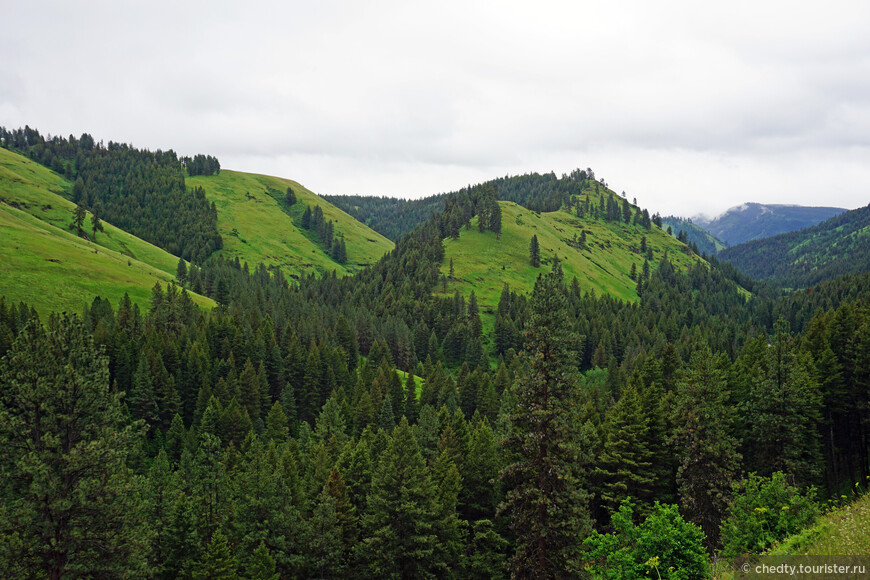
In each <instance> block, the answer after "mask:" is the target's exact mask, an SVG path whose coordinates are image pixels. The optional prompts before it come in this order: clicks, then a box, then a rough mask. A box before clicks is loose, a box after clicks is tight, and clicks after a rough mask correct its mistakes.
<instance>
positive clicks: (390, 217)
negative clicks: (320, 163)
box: [321, 194, 447, 241]
mask: <svg viewBox="0 0 870 580" xmlns="http://www.w3.org/2000/svg"><path fill="white" fill-rule="evenodd" d="M321 197H323V199H325V200H326V201H328V202H329V203H331V204H333V205H334V206H335V207H337V208H339V209H341V210H343V211H345V212H347V213H348V214H350V215H351V216H353V217H354V218H355V219H357V220H359V221H361V222H362V223H364V224H365V225H367V226H369V227H370V228H372V229H373V230H375V231H376V232H378V233H379V234H381V235H383V236H384V237H386V238H389V239H391V240H393V241H397V240H399V239H400V238H401V237H402V236H404V235H405V234H407V233H410V232H411V231H412V230H413V229H414V228H416V227H418V226H419V225H420V224H422V223H424V222H425V221H426V220H428V219H429V218H430V217H432V215H433V214H436V213H440V212H441V211H442V210H443V209H444V199H445V198H446V197H447V196H446V194H440V195H432V196H429V197H424V198H423V199H398V198H394V197H375V196H364V195H324V196H321Z"/></svg>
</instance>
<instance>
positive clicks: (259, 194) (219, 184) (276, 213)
mask: <svg viewBox="0 0 870 580" xmlns="http://www.w3.org/2000/svg"><path fill="white" fill-rule="evenodd" d="M187 183H188V184H189V185H191V186H193V187H200V188H202V189H203V190H204V191H205V195H206V198H207V199H208V200H209V201H211V202H214V204H215V206H216V207H217V216H218V220H217V223H218V231H219V232H220V233H221V236H222V237H223V240H224V244H223V248H222V249H221V250H219V254H221V255H223V256H224V257H225V258H230V259H233V258H238V259H239V260H240V261H242V262H247V263H248V264H250V265H252V266H253V265H255V264H259V263H263V264H266V265H267V266H278V267H280V268H281V269H282V271H283V272H284V274H286V275H289V276H292V277H294V278H298V277H299V276H302V275H305V274H309V273H317V274H324V273H327V272H332V271H335V272H336V274H338V275H347V274H353V273H355V272H358V271H359V270H360V269H362V268H363V267H365V266H366V265H368V264H372V263H374V262H376V261H377V260H378V259H380V258H381V256H383V255H384V254H385V253H387V252H389V251H390V250H391V249H392V248H393V243H392V242H391V241H390V240H388V239H387V238H385V237H384V236H382V235H381V234H379V233H377V232H375V231H373V230H372V229H371V228H369V227H368V226H366V225H364V224H362V223H360V222H359V221H357V220H355V219H354V218H352V217H351V216H349V215H348V214H346V213H345V212H343V211H342V210H340V209H338V208H337V207H335V206H334V205H332V204H330V203H329V202H327V201H325V200H324V199H323V198H322V197H320V196H318V195H316V194H315V193H313V192H311V191H310V190H308V189H306V188H305V187H303V186H302V185H300V184H299V183H297V182H295V181H292V180H290V179H283V178H280V177H272V176H267V175H257V174H253V173H243V172H240V171H228V170H222V171H221V172H220V173H219V174H217V175H212V176H196V177H190V178H188V179H187ZM288 188H290V190H291V191H292V192H293V195H294V196H295V198H296V201H295V203H293V204H292V205H290V204H288V203H287V202H286V200H285V198H286V194H287V190H288ZM309 206H310V207H311V208H312V209H314V207H318V206H319V207H320V208H321V210H322V212H323V216H324V218H325V219H326V220H331V221H333V222H334V233H335V236H336V238H338V237H339V236H340V235H342V236H344V239H345V242H346V246H347V261H346V262H344V263H340V262H337V261H336V260H334V259H333V258H332V257H331V256H330V254H329V252H328V251H327V250H326V249H325V248H324V245H323V243H322V242H321V241H320V240H319V239H318V238H317V235H316V233H315V232H314V231H313V230H311V229H305V228H303V227H302V225H301V221H302V216H303V214H304V212H305V209H306V208H307V207H309Z"/></svg>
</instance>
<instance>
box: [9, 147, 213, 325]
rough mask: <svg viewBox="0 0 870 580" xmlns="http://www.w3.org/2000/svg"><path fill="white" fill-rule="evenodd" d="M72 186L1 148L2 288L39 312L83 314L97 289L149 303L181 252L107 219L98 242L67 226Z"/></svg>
mask: <svg viewBox="0 0 870 580" xmlns="http://www.w3.org/2000/svg"><path fill="white" fill-rule="evenodd" d="M69 189H70V183H69V182H68V181H67V180H65V179H64V178H63V177H61V176H59V175H57V174H56V173H54V172H53V171H51V170H49V169H47V168H46V167H43V166H42V165H39V164H38V163H35V162H33V161H31V160H29V159H27V158H26V157H22V156H21V155H18V154H16V153H12V152H10V151H7V150H5V149H0V264H2V265H3V267H2V273H0V294H2V295H4V296H6V298H7V299H9V300H14V301H19V300H24V301H25V302H28V303H30V304H32V305H33V306H34V307H36V309H37V310H38V311H39V312H40V313H48V312H54V311H63V310H66V311H71V312H78V311H80V310H81V309H82V306H83V305H84V304H85V303H86V302H88V303H89V302H90V301H91V300H92V299H93V298H94V296H98V295H99V296H103V297H105V298H108V299H109V300H111V301H112V302H113V303H117V301H118V300H120V299H121V297H123V295H124V292H128V293H129V294H130V298H131V299H132V300H133V301H134V302H137V303H139V304H140V305H142V306H144V305H146V304H147V302H148V299H149V297H150V295H151V288H152V287H153V286H154V283H155V282H157V281H160V282H163V283H167V282H170V281H172V280H173V279H174V275H175V268H176V266H177V264H178V258H176V257H175V256H173V255H172V254H169V253H168V252H165V251H163V250H161V249H160V248H157V247H156V246H153V245H151V244H149V243H147V242H145V241H143V240H141V239H139V238H137V237H135V236H133V235H131V234H128V233H127V232H124V231H122V230H119V229H118V228H116V227H114V226H112V225H111V224H108V223H104V227H105V230H106V231H105V232H101V233H98V234H97V239H96V243H93V242H89V241H88V240H85V239H82V238H78V237H76V236H75V235H73V234H72V233H71V231H70V230H69V227H68V226H69V223H70V222H71V220H72V210H73V208H74V207H75V206H74V205H73V203H72V202H71V201H69V200H68V199H66V198H64V197H62V196H63V195H65V194H66V192H67V191H69ZM89 224H90V222H89V221H88V222H87V224H86V225H89ZM193 298H194V301H196V302H197V303H198V304H201V305H205V306H213V305H214V302H213V301H212V300H210V299H208V298H205V297H202V296H196V295H194V296H193Z"/></svg>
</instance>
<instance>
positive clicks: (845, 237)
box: [719, 206, 870, 288]
mask: <svg viewBox="0 0 870 580" xmlns="http://www.w3.org/2000/svg"><path fill="white" fill-rule="evenodd" d="M719 257H720V259H722V260H724V261H728V262H731V263H732V264H733V265H734V266H735V267H736V268H737V269H738V270H740V271H741V272H743V273H744V274H746V275H747V276H749V277H751V278H755V279H757V280H768V281H770V282H773V283H774V284H777V285H780V286H785V287H790V288H803V287H808V286H812V285H814V284H817V283H819V282H822V281H824V280H829V279H831V278H834V277H836V276H839V275H841V274H849V273H856V272H868V271H870V206H868V207H863V208H859V209H856V210H852V211H848V212H846V213H843V214H841V215H838V216H837V217H834V218H831V219H829V220H827V221H825V222H822V223H820V224H818V225H816V226H813V227H811V228H806V229H803V230H799V231H796V232H790V233H787V234H780V235H778V236H774V237H772V238H766V239H763V240H755V241H751V242H746V243H744V244H740V245H738V246H734V247H732V248H728V249H726V250H723V251H722V252H720V254H719Z"/></svg>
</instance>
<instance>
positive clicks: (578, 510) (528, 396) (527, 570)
mask: <svg viewBox="0 0 870 580" xmlns="http://www.w3.org/2000/svg"><path fill="white" fill-rule="evenodd" d="M567 320H568V303H567V297H566V295H565V287H564V282H563V276H562V267H561V264H560V263H559V262H558V261H557V262H555V263H554V265H553V270H552V271H551V272H550V273H548V274H546V275H542V276H539V277H538V280H537V282H536V283H535V288H534V291H533V293H532V298H531V301H530V304H529V320H528V322H527V324H526V343H525V348H524V350H523V353H522V355H521V356H522V357H523V359H524V361H525V362H526V363H527V365H528V369H529V370H528V375H527V376H524V377H522V378H521V379H520V380H518V381H517V382H516V383H515V384H514V386H513V394H514V395H515V396H516V399H517V404H516V406H515V407H514V409H513V411H512V413H511V416H510V425H511V428H510V433H509V435H508V437H507V439H506V441H505V443H504V447H505V450H506V451H507V452H508V453H509V454H511V457H516V458H517V459H516V460H515V462H514V463H512V464H511V465H509V466H508V467H507V468H505V469H504V470H503V471H502V473H501V477H502V480H503V481H504V482H505V484H506V487H507V489H508V492H507V497H506V498H505V501H504V502H503V504H502V506H501V509H500V511H501V512H502V513H506V514H508V515H509V516H510V518H511V529H512V530H513V531H514V533H515V535H516V552H515V553H514V555H513V558H512V559H511V571H512V573H513V574H514V575H515V576H520V577H526V578H550V577H558V576H567V575H573V574H576V573H577V572H578V571H579V568H580V565H581V563H580V549H579V546H580V543H581V541H582V538H583V536H584V535H585V534H586V533H588V530H589V527H590V519H589V515H588V512H587V509H586V504H587V497H588V493H587V492H586V490H585V488H584V486H585V481H584V474H583V473H582V471H581V465H580V457H581V450H580V449H578V448H577V441H578V440H579V438H578V437H575V435H576V433H577V428H578V421H577V413H576V408H577V404H578V396H579V394H578V390H577V387H576V385H575V382H574V379H573V375H574V373H575V370H576V369H575V368H574V367H573V361H575V360H576V354H575V352H574V350H573V346H574V345H575V344H576V343H577V337H576V336H575V335H574V334H573V333H572V332H571V330H570V329H569V327H568V326H567V325H566V322H567Z"/></svg>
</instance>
